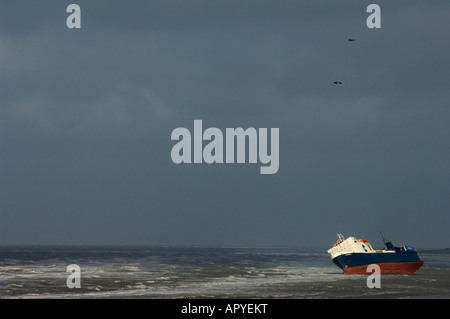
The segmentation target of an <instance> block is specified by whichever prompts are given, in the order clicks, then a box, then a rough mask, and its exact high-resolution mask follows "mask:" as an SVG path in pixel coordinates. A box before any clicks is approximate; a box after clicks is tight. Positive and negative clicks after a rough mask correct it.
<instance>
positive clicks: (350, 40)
mask: <svg viewBox="0 0 450 319" xmlns="http://www.w3.org/2000/svg"><path fill="white" fill-rule="evenodd" d="M348 41H349V42H353V41H356V40H355V39H348Z"/></svg>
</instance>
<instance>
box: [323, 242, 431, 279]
mask: <svg viewBox="0 0 450 319" xmlns="http://www.w3.org/2000/svg"><path fill="white" fill-rule="evenodd" d="M381 237H382V239H383V243H384V244H385V246H386V249H383V250H375V249H373V248H372V245H371V244H370V243H369V242H368V241H367V240H366V239H356V238H355V237H348V238H344V236H343V235H342V234H338V240H337V241H336V242H335V243H334V244H333V246H332V247H331V248H330V249H329V250H328V251H327V252H328V253H329V254H330V255H331V260H332V261H333V263H334V264H335V265H336V266H338V267H339V268H341V269H342V270H343V271H344V274H364V275H368V274H371V273H372V271H368V270H367V267H368V266H369V265H372V264H377V265H378V266H379V267H380V273H381V274H407V275H410V274H417V273H418V271H419V268H420V267H422V265H423V261H422V260H421V259H420V256H419V254H418V252H417V251H416V250H415V249H414V247H411V246H402V247H395V246H394V245H393V244H392V242H391V241H386V240H385V239H384V237H383V235H382V234H381Z"/></svg>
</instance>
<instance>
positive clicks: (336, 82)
mask: <svg viewBox="0 0 450 319" xmlns="http://www.w3.org/2000/svg"><path fill="white" fill-rule="evenodd" d="M333 83H334V84H342V82H340V81H334V82H333Z"/></svg>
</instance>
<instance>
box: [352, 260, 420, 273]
mask: <svg viewBox="0 0 450 319" xmlns="http://www.w3.org/2000/svg"><path fill="white" fill-rule="evenodd" d="M377 265H378V266H380V271H381V274H404V275H411V274H417V271H418V270H419V268H420V267H422V265H423V262H421V261H415V262H400V263H399V262H397V263H379V264H377ZM368 266H369V265H365V266H356V267H348V268H344V274H349V275H351V274H359V275H370V274H372V273H373V272H367V267H368Z"/></svg>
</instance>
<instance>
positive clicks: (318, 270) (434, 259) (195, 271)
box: [0, 246, 450, 299]
mask: <svg viewBox="0 0 450 319" xmlns="http://www.w3.org/2000/svg"><path fill="white" fill-rule="evenodd" d="M326 250H327V248H325V247H323V248H319V247H296V248H283V247H282V248H261V247H204V246H202V247H197V246H0V299H127V298H132V299H184V298H189V299H196V298H198V299H209V298H212V299H214V298H218V299H220V298H230V299H361V298H365V299H372V298H384V299H448V298H450V249H424V250H418V251H419V254H420V256H421V258H422V260H423V261H424V265H423V266H422V268H421V269H420V270H419V273H418V274H415V275H381V276H380V278H379V287H373V285H369V284H368V282H369V281H372V282H373V278H372V279H370V276H369V275H344V274H343V273H342V271H341V270H340V269H339V268H338V267H336V266H335V265H334V264H333V263H332V261H331V259H330V256H329V255H328V254H327V252H326ZM73 265H76V266H78V267H79V268H78V269H75V270H73ZM369 286H372V287H369Z"/></svg>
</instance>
